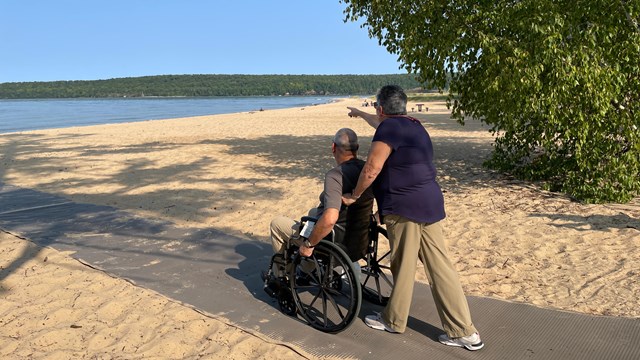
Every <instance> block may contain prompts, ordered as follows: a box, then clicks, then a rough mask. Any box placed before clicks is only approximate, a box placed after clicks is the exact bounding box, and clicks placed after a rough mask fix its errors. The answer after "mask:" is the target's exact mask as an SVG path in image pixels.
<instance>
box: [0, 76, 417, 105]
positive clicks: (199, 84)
mask: <svg viewBox="0 0 640 360" xmlns="http://www.w3.org/2000/svg"><path fill="white" fill-rule="evenodd" d="M387 84H397V85H400V86H402V87H403V88H405V89H413V88H418V87H420V84H419V83H418V82H417V81H416V80H415V77H414V75H409V74H391V75H159V76H144V77H133V78H118V79H109V80H88V81H86V80H83V81H52V82H16V83H0V98H2V99H35V98H78V97H100V98H104V97H142V96H261V95H264V96H271V95H360V94H375V92H376V91H377V89H379V88H380V87H381V86H383V85H387Z"/></svg>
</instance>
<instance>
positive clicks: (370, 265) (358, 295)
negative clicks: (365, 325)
mask: <svg viewBox="0 0 640 360" xmlns="http://www.w3.org/2000/svg"><path fill="white" fill-rule="evenodd" d="M316 220H317V219H315V218H313V217H308V216H305V217H303V218H302V219H301V221H300V234H304V230H303V229H304V227H305V226H306V225H307V223H310V222H312V223H313V222H315V221H316ZM386 236H387V232H386V229H384V228H383V227H381V226H380V225H379V224H378V223H377V222H376V220H375V217H374V216H373V215H371V217H370V224H369V236H368V244H367V250H366V254H365V256H364V257H363V258H362V259H360V260H359V261H358V262H352V260H351V259H350V258H349V256H348V255H347V254H346V252H345V250H344V246H343V245H342V244H339V243H336V242H335V241H334V233H333V232H332V233H331V234H330V235H329V236H327V237H326V238H325V239H323V240H321V241H320V242H319V243H318V244H316V246H315V248H314V251H313V255H312V256H311V257H308V258H307V257H303V256H301V255H300V254H299V253H298V246H297V245H296V244H295V243H294V242H293V241H289V242H288V244H289V245H288V246H287V249H286V251H285V253H284V254H279V253H278V254H275V255H273V257H272V258H271V262H270V265H269V270H268V272H267V273H264V274H263V280H264V290H265V291H266V292H267V294H269V295H270V296H271V297H273V298H276V299H277V301H278V305H279V307H280V310H281V311H282V312H283V313H285V314H287V315H289V316H297V315H300V316H301V317H302V318H303V319H304V320H305V321H306V322H307V323H308V324H309V325H310V326H312V327H313V328H315V329H317V330H320V331H323V332H327V333H338V332H340V331H342V330H344V329H346V328H347V327H349V325H351V323H353V321H354V320H355V319H356V318H357V316H358V314H359V312H360V307H361V304H362V299H363V298H364V299H366V300H367V301H370V302H372V303H375V304H378V305H385V304H386V302H387V300H388V296H389V294H390V292H391V289H392V287H393V282H392V280H391V275H390V272H389V267H388V266H387V265H385V261H387V257H388V256H389V252H386V253H385V254H384V255H383V256H381V257H378V243H379V240H380V238H381V237H386ZM301 239H302V238H301ZM361 263H362V264H361Z"/></svg>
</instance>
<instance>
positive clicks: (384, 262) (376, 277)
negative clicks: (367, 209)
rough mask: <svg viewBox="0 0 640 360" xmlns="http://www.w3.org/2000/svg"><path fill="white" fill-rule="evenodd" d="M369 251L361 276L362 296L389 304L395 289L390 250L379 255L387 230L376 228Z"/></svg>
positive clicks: (375, 302)
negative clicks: (390, 263)
mask: <svg viewBox="0 0 640 360" xmlns="http://www.w3.org/2000/svg"><path fill="white" fill-rule="evenodd" d="M374 231H375V233H374V234H373V237H372V241H371V243H370V248H369V252H368V253H367V255H366V258H365V260H366V264H365V265H364V266H362V273H361V274H360V278H361V280H362V296H363V297H364V298H365V299H366V300H367V301H369V302H371V303H374V304H378V305H383V306H384V305H387V302H388V301H389V296H391V290H392V289H393V277H392V276H391V268H390V267H389V265H388V263H389V257H390V251H387V252H386V253H384V254H383V255H382V256H379V255H378V247H379V241H380V239H382V238H384V239H387V230H386V229H385V228H383V227H380V226H377V225H376V228H375V229H374Z"/></svg>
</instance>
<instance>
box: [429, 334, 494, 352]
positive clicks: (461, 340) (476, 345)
mask: <svg viewBox="0 0 640 360" xmlns="http://www.w3.org/2000/svg"><path fill="white" fill-rule="evenodd" d="M438 340H440V342H441V343H442V344H445V345H448V346H457V347H465V348H466V349H467V350H471V351H475V350H480V349H482V348H483V347H484V343H483V342H482V340H480V334H478V333H473V334H471V335H469V336H463V337H458V338H450V337H449V336H447V334H442V335H440V336H439V337H438Z"/></svg>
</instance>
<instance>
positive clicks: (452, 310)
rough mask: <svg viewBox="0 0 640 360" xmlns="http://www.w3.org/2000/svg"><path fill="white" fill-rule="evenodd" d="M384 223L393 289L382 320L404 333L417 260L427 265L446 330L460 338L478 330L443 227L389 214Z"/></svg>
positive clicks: (448, 333) (432, 289)
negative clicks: (446, 242)
mask: <svg viewBox="0 0 640 360" xmlns="http://www.w3.org/2000/svg"><path fill="white" fill-rule="evenodd" d="M384 222H385V224H386V225H387V231H388V233H389V244H390V247H391V273H392V274H393V279H394V286H393V290H392V292H391V297H390V299H389V303H388V304H387V306H386V307H385V309H384V311H383V313H382V317H383V319H384V321H385V323H386V324H387V325H389V326H390V327H391V328H392V329H394V330H396V331H398V332H404V331H405V329H406V326H407V319H408V318H409V310H410V307H411V299H412V297H413V286H414V282H415V274H416V270H417V261H418V259H420V261H421V262H422V264H424V268H425V271H426V273H427V278H428V279H429V283H430V284H431V293H432V294H433V299H434V301H435V304H436V309H437V311H438V315H439V316H440V321H441V322H442V326H443V328H444V331H445V332H446V333H447V335H448V336H449V337H461V336H467V335H471V334H473V333H475V332H476V331H477V330H476V328H475V327H474V326H473V323H472V322H471V314H470V312H469V305H468V304H467V299H466V297H465V296H464V292H463V291H462V285H461V284H460V280H459V278H458V273H457V271H456V269H455V267H454V266H453V264H452V263H451V260H450V259H449V255H448V253H447V248H446V244H445V242H444V237H443V234H442V225H441V224H440V223H439V222H437V223H433V224H424V223H423V224H421V223H415V222H413V221H411V220H409V219H407V218H404V217H402V216H398V215H386V216H385V217H384Z"/></svg>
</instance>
